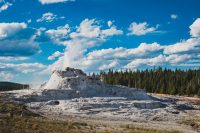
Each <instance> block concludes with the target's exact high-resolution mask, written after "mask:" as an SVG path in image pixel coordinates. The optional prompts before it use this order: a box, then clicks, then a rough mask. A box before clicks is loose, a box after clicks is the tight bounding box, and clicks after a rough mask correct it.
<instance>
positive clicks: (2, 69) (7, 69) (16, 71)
mask: <svg viewBox="0 0 200 133" xmlns="http://www.w3.org/2000/svg"><path fill="white" fill-rule="evenodd" d="M44 69H46V66H45V65H43V64H41V63H18V64H15V63H7V62H6V63H5V62H4V63H2V62H1V63H0V79H1V80H2V79H3V80H6V81H9V80H12V79H14V78H22V77H21V75H22V74H24V75H26V76H27V74H29V77H30V76H33V75H35V74H39V73H40V72H41V71H43V70H44ZM24 82H26V81H24Z"/></svg>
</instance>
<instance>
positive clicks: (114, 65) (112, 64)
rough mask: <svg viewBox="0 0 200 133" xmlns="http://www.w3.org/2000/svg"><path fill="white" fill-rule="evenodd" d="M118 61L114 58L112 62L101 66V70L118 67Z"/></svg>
mask: <svg viewBox="0 0 200 133" xmlns="http://www.w3.org/2000/svg"><path fill="white" fill-rule="evenodd" d="M118 64H119V63H118V61H117V60H113V61H112V62H111V63H109V64H103V65H102V66H100V67H99V70H108V69H112V68H115V67H117V65H118Z"/></svg>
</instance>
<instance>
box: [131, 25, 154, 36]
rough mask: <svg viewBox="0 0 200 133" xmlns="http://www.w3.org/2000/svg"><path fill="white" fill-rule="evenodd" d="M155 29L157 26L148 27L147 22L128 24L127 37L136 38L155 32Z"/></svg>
mask: <svg viewBox="0 0 200 133" xmlns="http://www.w3.org/2000/svg"><path fill="white" fill-rule="evenodd" d="M156 29H157V26H156V27H149V25H148V24H147V22H143V23H136V22H133V23H131V24H130V26H129V28H128V30H129V33H128V35H137V36H141V35H146V34H147V33H153V32H155V31H156Z"/></svg>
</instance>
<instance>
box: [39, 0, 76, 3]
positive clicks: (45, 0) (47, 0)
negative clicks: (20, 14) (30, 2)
mask: <svg viewBox="0 0 200 133" xmlns="http://www.w3.org/2000/svg"><path fill="white" fill-rule="evenodd" d="M73 1H75V0H39V2H40V3H42V4H53V3H62V2H73Z"/></svg>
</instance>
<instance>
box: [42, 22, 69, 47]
mask: <svg viewBox="0 0 200 133" xmlns="http://www.w3.org/2000/svg"><path fill="white" fill-rule="evenodd" d="M69 32H70V27H69V25H68V24H66V25H65V26H59V27H57V29H50V30H47V31H46V32H45V33H46V34H47V35H48V36H49V37H50V39H52V41H53V42H54V43H57V44H62V45H64V42H63V40H65V39H67V38H68V37H69V35H68V33H69Z"/></svg>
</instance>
